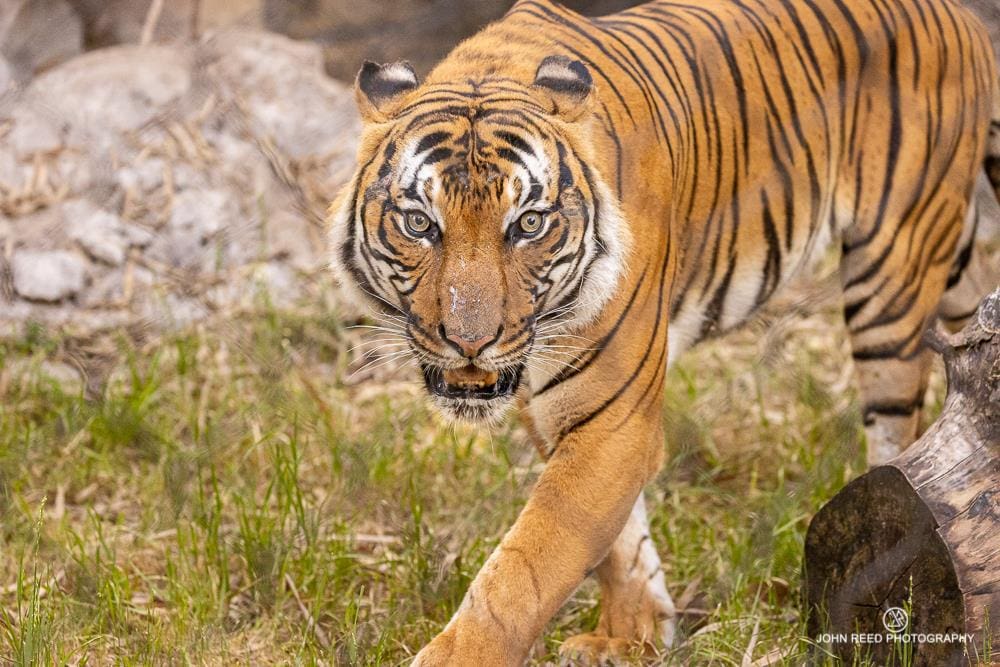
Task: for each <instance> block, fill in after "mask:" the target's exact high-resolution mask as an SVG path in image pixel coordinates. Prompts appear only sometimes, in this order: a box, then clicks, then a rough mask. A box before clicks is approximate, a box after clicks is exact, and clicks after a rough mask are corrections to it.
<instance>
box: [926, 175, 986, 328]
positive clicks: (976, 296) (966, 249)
mask: <svg viewBox="0 0 1000 667" xmlns="http://www.w3.org/2000/svg"><path fill="white" fill-rule="evenodd" d="M997 184H998V185H1000V181H998V183H997ZM979 220H980V214H979V209H978V208H977V206H976V204H975V201H973V203H972V205H971V206H969V214H968V219H967V220H966V223H965V229H964V230H963V231H962V239H961V240H960V241H959V243H958V252H957V254H956V256H955V262H954V264H952V267H951V273H949V274H948V284H947V287H946V290H945V293H944V296H943V297H942V298H941V308H940V309H939V311H938V315H939V318H940V320H941V322H942V323H943V324H944V325H945V326H946V327H947V328H948V329H950V330H951V331H952V332H955V331H958V330H959V329H961V328H962V327H964V326H965V323H966V322H967V321H968V319H969V318H970V317H972V315H973V314H975V312H976V307H977V306H978V305H979V302H980V300H982V298H983V297H984V296H986V295H987V294H989V292H990V291H991V290H992V289H993V288H994V287H996V285H997V284H998V282H1000V271H998V267H995V266H992V265H991V264H990V263H989V262H988V259H987V257H986V256H985V254H984V253H983V251H982V248H980V247H979V246H978V245H977V244H976V232H977V230H978V229H979Z"/></svg>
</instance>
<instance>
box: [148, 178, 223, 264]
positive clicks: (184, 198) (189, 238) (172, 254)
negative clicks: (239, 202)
mask: <svg viewBox="0 0 1000 667" xmlns="http://www.w3.org/2000/svg"><path fill="white" fill-rule="evenodd" d="M237 217H238V211H237V210H236V205H235V202H234V200H233V197H232V196H231V195H230V193H228V192H226V191H225V190H221V189H207V188H191V189H188V190H183V191H181V192H180V193H179V194H178V195H177V196H176V197H175V199H174V206H173V210H172V211H171V214H170V218H169V220H168V222H167V225H166V227H165V228H164V230H163V231H162V232H161V233H160V234H158V235H157V236H156V237H155V238H154V240H153V243H152V245H151V246H150V248H149V251H148V252H149V255H150V256H151V257H152V258H153V259H156V260H157V261H160V262H163V263H166V264H169V265H170V266H175V267H178V268H183V269H188V270H194V271H197V272H200V273H209V274H210V273H214V272H216V271H217V270H219V269H221V268H222V267H221V266H220V260H221V259H223V258H221V257H220V253H219V247H218V246H217V245H216V244H215V243H212V241H214V240H216V237H217V236H218V235H219V233H220V232H221V231H222V230H223V229H230V228H233V227H235V226H236V225H237Z"/></svg>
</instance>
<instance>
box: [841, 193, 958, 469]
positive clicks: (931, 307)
mask: <svg viewBox="0 0 1000 667" xmlns="http://www.w3.org/2000/svg"><path fill="white" fill-rule="evenodd" d="M967 208H968V203H967V202H966V201H965V199H964V197H958V196H947V195H941V196H939V197H936V198H935V200H932V201H927V202H926V205H924V206H921V207H919V208H918V209H916V211H915V212H914V213H913V215H912V216H910V217H909V218H907V219H904V220H901V221H900V222H899V223H898V226H895V227H892V228H885V229H880V230H878V233H877V234H876V233H872V232H871V231H870V230H868V229H865V227H864V226H863V225H857V226H856V228H853V229H851V230H848V232H847V233H846V234H845V237H844V254H843V257H842V258H841V281H842V283H843V287H844V316H845V320H846V322H847V328H848V332H849V335H850V340H851V348H852V353H853V356H854V362H855V370H856V376H857V379H858V384H859V388H860V392H861V401H862V413H863V417H864V425H865V436H866V440H867V442H868V464H869V465H870V466H874V465H878V464H881V463H884V462H886V461H888V460H889V459H891V458H893V457H894V456H896V455H897V454H898V453H899V452H901V451H902V450H903V449H904V448H905V447H906V446H908V445H909V444H910V443H912V442H913V441H914V440H915V439H916V437H917V434H918V429H919V426H920V414H921V409H922V408H923V403H924V395H925V393H926V390H927V379H928V375H929V372H930V364H931V360H932V355H931V352H930V350H929V349H928V348H927V347H926V344H925V343H924V338H923V334H924V331H925V329H926V327H927V326H928V324H929V323H930V322H932V320H933V318H934V317H936V314H937V312H938V307H939V304H940V303H941V297H942V295H943V294H944V292H945V289H946V286H947V284H948V276H949V273H950V271H951V267H952V265H953V260H954V258H955V249H956V246H957V245H958V242H959V238H960V236H961V235H962V227H963V221H964V220H965V217H966V209H967Z"/></svg>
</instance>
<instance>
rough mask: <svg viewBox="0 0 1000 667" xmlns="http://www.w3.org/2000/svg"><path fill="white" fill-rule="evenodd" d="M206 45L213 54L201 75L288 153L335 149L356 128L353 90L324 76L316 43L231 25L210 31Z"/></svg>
mask: <svg viewBox="0 0 1000 667" xmlns="http://www.w3.org/2000/svg"><path fill="white" fill-rule="evenodd" d="M208 50H209V51H210V52H211V53H212V54H213V55H214V57H213V58H211V60H210V61H209V64H208V65H207V67H206V74H207V75H208V76H209V77H210V78H211V79H213V80H215V81H216V82H218V84H219V87H220V89H221V90H223V91H226V90H228V91H232V93H233V94H235V95H237V96H238V97H239V98H240V99H241V100H242V101H244V102H245V104H246V107H247V109H248V112H249V115H250V117H251V120H252V121H253V122H254V124H255V125H256V126H257V128H259V130H260V131H261V134H263V135H265V136H269V137H271V138H272V139H273V140H274V142H275V144H276V145H277V147H278V148H279V149H281V151H282V152H284V153H285V154H286V155H287V156H288V157H291V158H302V157H306V156H309V155H323V154H326V153H330V152H334V151H337V150H338V149H340V148H342V144H343V137H344V136H345V135H350V134H356V133H357V131H358V120H357V112H356V111H355V104H354V99H353V94H352V93H351V91H350V90H349V89H348V88H347V87H346V86H344V85H343V84H341V83H339V82H337V81H334V80H332V79H329V78H328V77H326V76H325V75H324V73H323V68H322V63H323V56H322V52H321V50H320V48H319V47H318V46H316V45H314V44H309V43H305V42H295V41H293V40H290V39H288V38H287V37H282V36H281V35H274V34H270V33H264V32H255V31H244V30H239V31H237V30H230V31H226V32H223V33H220V34H218V35H216V36H214V37H213V38H212V39H211V40H210V42H209V44H208ZM317 109H323V113H316V110H317Z"/></svg>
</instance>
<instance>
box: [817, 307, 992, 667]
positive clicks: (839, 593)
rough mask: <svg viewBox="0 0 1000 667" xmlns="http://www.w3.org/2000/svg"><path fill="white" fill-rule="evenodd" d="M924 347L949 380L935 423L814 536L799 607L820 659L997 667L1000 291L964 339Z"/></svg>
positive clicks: (833, 511)
mask: <svg viewBox="0 0 1000 667" xmlns="http://www.w3.org/2000/svg"><path fill="white" fill-rule="evenodd" d="M928 341H929V342H930V343H931V346H932V347H934V349H935V350H937V351H938V352H939V353H941V354H942V355H943V356H944V361H945V368H946V371H947V377H948V397H947V399H946V401H945V406H944V409H943V411H942V413H941V416H940V418H939V419H938V420H937V421H936V422H934V424H933V425H932V426H931V427H930V428H929V429H928V430H927V432H926V433H925V434H924V435H923V437H921V438H920V439H919V440H918V441H917V442H915V443H914V444H913V445H912V446H910V447H909V448H908V449H907V450H906V451H905V452H903V453H902V454H901V455H899V456H898V457H896V458H895V459H893V460H892V461H890V462H889V463H887V464H886V465H882V466H878V467H876V468H874V469H872V470H871V471H869V472H868V473H867V474H865V475H862V476H861V477H859V478H858V479H856V480H854V481H853V482H851V483H850V484H848V485H847V486H846V487H844V489H843V490H841V492H840V493H838V494H837V495H836V496H835V497H834V498H833V499H832V500H830V502H829V503H827V504H826V505H825V506H824V507H823V508H822V509H821V510H820V511H819V512H818V513H817V514H816V516H815V517H814V518H813V520H812V522H811V524H810V526H809V531H808V533H807V535H806V544H805V562H804V578H805V587H804V597H805V600H804V603H805V606H806V611H807V613H808V615H809V622H808V628H809V633H810V635H811V636H812V638H813V639H815V640H817V650H816V651H817V656H820V655H824V654H825V653H826V652H827V651H829V652H830V653H833V654H834V655H837V656H839V657H841V658H844V659H846V660H847V664H852V660H853V659H854V657H855V656H857V655H862V656H864V655H867V656H869V657H870V659H871V660H872V664H876V665H889V664H900V663H901V662H905V661H906V660H910V661H911V662H909V664H913V665H934V666H937V665H969V664H972V665H993V664H1000V288H998V289H997V290H996V291H994V292H993V293H992V294H991V295H990V296H988V297H987V298H986V299H984V300H983V302H982V303H981V304H980V306H979V309H978V311H977V313H976V315H975V316H974V317H973V318H972V321H971V322H970V324H969V325H968V326H967V327H966V328H965V329H964V330H963V331H962V332H961V333H959V334H956V335H954V336H948V335H947V334H943V333H939V332H932V333H931V334H930V335H929V336H928ZM899 610H902V612H900V611H899ZM903 622H905V623H906V625H905V626H904V627H902V628H900V625H902V623H903ZM921 640H923V641H921ZM907 653H908V654H909V657H908V658H906V659H904V658H903V656H904V655H906V654H907Z"/></svg>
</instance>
